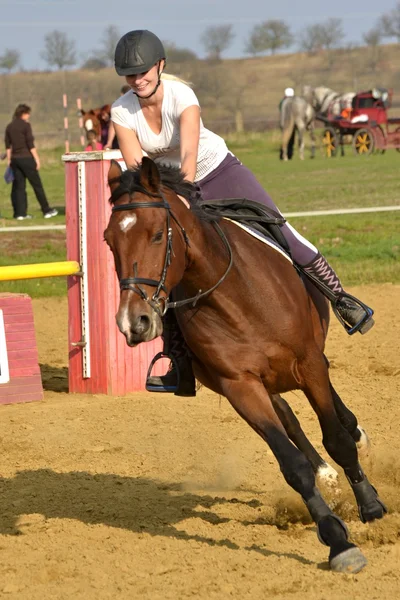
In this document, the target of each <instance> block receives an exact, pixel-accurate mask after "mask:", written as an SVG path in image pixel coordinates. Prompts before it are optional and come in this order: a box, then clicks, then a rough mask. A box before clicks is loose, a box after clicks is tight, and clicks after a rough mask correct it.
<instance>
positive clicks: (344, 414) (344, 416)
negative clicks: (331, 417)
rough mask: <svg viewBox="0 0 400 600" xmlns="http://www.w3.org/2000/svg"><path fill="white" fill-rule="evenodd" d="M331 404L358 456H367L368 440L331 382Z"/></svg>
mask: <svg viewBox="0 0 400 600" xmlns="http://www.w3.org/2000/svg"><path fill="white" fill-rule="evenodd" d="M329 386H330V390H331V394H332V398H333V403H334V405H335V410H336V413H337V416H338V417H339V421H340V422H341V424H342V425H343V427H344V428H345V429H347V431H348V432H349V433H350V435H351V437H352V438H353V440H354V441H355V442H356V444H357V449H358V452H359V454H360V453H361V452H362V453H363V454H364V455H366V454H368V451H369V447H370V442H369V438H368V436H367V434H366V432H365V431H364V429H363V428H362V427H360V426H359V424H358V421H357V417H356V416H355V414H354V413H352V412H351V410H350V409H349V408H348V407H347V406H346V405H345V403H344V402H343V400H342V399H341V397H340V396H339V394H338V393H337V391H336V390H335V388H334V387H333V385H332V383H331V381H330V382H329Z"/></svg>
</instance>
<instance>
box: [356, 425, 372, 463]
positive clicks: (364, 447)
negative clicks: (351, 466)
mask: <svg viewBox="0 0 400 600" xmlns="http://www.w3.org/2000/svg"><path fill="white" fill-rule="evenodd" d="M357 429H358V431H359V432H360V434H361V435H360V439H359V440H358V442H356V445H357V451H358V454H359V456H368V454H369V452H370V449H371V442H370V440H369V437H368V435H367V433H366V432H365V430H364V429H363V428H362V427H357Z"/></svg>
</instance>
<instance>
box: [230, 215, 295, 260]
mask: <svg viewBox="0 0 400 600" xmlns="http://www.w3.org/2000/svg"><path fill="white" fill-rule="evenodd" d="M223 218H224V220H225V221H230V222H231V223H234V224H235V225H237V226H238V227H240V228H241V229H244V230H245V231H247V233H249V234H250V235H252V236H253V237H255V238H256V239H257V240H260V242H263V243H264V244H267V246H270V247H271V248H273V249H274V250H276V251H277V252H279V253H280V254H282V256H284V257H285V258H286V259H287V260H288V261H289V262H290V263H291V264H293V261H292V259H291V258H290V256H288V255H287V254H286V252H285V251H284V250H282V248H280V247H279V246H278V244H276V243H274V242H273V241H272V239H271V238H268V237H266V236H263V235H262V234H261V233H260V232H259V231H256V230H255V229H252V228H251V227H249V226H248V225H244V224H243V223H239V222H238V221H233V219H228V218H227V217H223Z"/></svg>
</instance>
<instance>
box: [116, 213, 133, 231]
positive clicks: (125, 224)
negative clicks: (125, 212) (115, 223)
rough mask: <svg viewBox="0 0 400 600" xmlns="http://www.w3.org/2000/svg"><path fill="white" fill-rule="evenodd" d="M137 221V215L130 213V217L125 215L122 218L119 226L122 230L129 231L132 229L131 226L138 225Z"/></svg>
mask: <svg viewBox="0 0 400 600" xmlns="http://www.w3.org/2000/svg"><path fill="white" fill-rule="evenodd" d="M136 222H137V216H136V215H130V216H129V217H124V218H123V219H122V221H121V222H120V224H119V226H120V228H121V230H122V231H124V232H127V231H129V229H131V227H133V226H134V225H136Z"/></svg>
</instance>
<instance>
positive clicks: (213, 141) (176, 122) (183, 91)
mask: <svg viewBox="0 0 400 600" xmlns="http://www.w3.org/2000/svg"><path fill="white" fill-rule="evenodd" d="M162 83H163V87H164V98H163V102H162V109H161V116H162V128H161V132H160V133H159V134H158V135H157V134H156V133H154V131H152V129H151V128H150V127H149V125H148V123H147V121H146V118H145V116H144V115H143V112H142V109H141V106H140V104H139V100H138V98H137V96H136V95H135V94H134V93H133V92H132V90H129V92H127V93H126V94H125V95H124V96H121V97H120V98H118V100H116V101H115V102H114V104H113V105H112V107H111V120H112V121H113V122H114V123H116V124H117V125H121V126H122V127H126V128H127V129H133V131H135V133H136V135H137V138H138V140H139V144H140V145H141V147H142V150H143V151H144V152H145V153H146V154H147V155H148V156H149V157H150V158H151V159H153V160H154V161H155V162H159V163H160V164H164V165H174V166H179V167H180V166H181V159H180V116H181V114H182V112H183V111H184V110H185V108H188V107H189V106H199V101H198V99H197V97H196V94H195V93H194V91H193V90H192V89H191V88H190V87H189V86H187V85H186V84H184V83H182V82H180V81H173V80H169V79H163V80H162ZM227 154H228V148H227V146H226V144H225V141H224V140H223V139H222V138H221V137H220V136H219V135H217V134H215V133H213V132H212V131H210V130H209V129H206V128H205V127H204V125H203V122H202V120H201V119H200V140H199V150H198V157H197V171H196V176H195V181H199V180H200V179H203V178H204V177H205V176H206V175H208V174H209V173H211V171H213V170H214V169H215V168H216V167H218V165H219V164H220V163H221V162H222V161H223V160H224V158H225V157H226V155H227Z"/></svg>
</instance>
